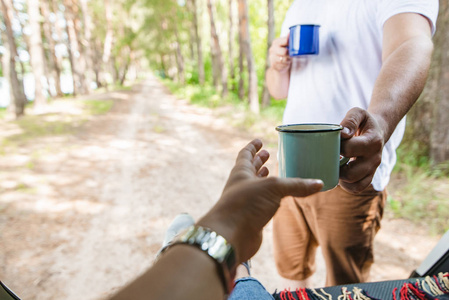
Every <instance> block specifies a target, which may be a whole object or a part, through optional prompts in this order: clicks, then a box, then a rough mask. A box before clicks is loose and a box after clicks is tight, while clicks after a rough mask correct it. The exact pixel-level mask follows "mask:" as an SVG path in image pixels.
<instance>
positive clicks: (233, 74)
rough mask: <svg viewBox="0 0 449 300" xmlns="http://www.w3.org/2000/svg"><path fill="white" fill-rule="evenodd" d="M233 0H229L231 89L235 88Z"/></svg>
mask: <svg viewBox="0 0 449 300" xmlns="http://www.w3.org/2000/svg"><path fill="white" fill-rule="evenodd" d="M232 3H233V0H229V41H228V42H229V44H228V51H229V74H230V78H231V90H235V70H234V11H233V5H232Z"/></svg>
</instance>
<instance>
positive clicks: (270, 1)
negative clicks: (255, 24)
mask: <svg viewBox="0 0 449 300" xmlns="http://www.w3.org/2000/svg"><path fill="white" fill-rule="evenodd" d="M267 5H268V37H267V58H266V60H265V75H264V78H265V77H266V74H267V70H268V68H269V67H270V60H269V53H268V52H269V50H270V47H271V43H273V40H274V35H275V33H274V0H267ZM263 82H264V84H263V92H262V107H268V106H270V100H271V96H270V93H269V92H268V87H267V82H266V80H264V81H263Z"/></svg>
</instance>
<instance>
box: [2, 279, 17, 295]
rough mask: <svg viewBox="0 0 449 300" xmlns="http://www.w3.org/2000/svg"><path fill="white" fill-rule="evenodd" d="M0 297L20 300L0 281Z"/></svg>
mask: <svg viewBox="0 0 449 300" xmlns="http://www.w3.org/2000/svg"><path fill="white" fill-rule="evenodd" d="M0 299H1V300H20V298H19V297H17V296H16V294H14V293H13V292H12V291H11V290H10V289H8V287H7V286H6V285H5V284H3V282H1V281H0Z"/></svg>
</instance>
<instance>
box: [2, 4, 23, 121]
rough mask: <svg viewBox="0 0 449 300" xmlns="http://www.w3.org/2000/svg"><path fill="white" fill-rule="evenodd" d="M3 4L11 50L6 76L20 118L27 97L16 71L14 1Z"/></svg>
mask: <svg viewBox="0 0 449 300" xmlns="http://www.w3.org/2000/svg"><path fill="white" fill-rule="evenodd" d="M1 2H2V5H1V9H2V14H3V20H4V22H5V28H6V37H7V39H5V41H4V43H5V44H6V45H5V46H7V47H8V49H7V51H8V52H9V62H8V64H9V68H8V71H9V74H6V76H8V77H9V84H10V88H11V94H12V95H13V99H11V100H12V101H14V106H13V107H14V114H15V116H16V118H19V117H20V116H22V115H23V114H24V113H25V103H26V101H27V100H26V97H25V94H24V92H23V84H22V83H21V82H20V80H19V78H18V76H17V71H16V56H15V55H14V54H15V53H17V47H16V43H15V40H14V35H13V32H12V27H11V19H12V11H11V9H12V8H11V7H12V2H11V1H10V0H1Z"/></svg>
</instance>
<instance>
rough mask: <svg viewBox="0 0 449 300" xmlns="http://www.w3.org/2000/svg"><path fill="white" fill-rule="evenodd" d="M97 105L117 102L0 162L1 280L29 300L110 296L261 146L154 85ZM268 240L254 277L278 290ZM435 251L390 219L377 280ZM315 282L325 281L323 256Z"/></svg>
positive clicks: (381, 238) (401, 272)
mask: <svg viewBox="0 0 449 300" xmlns="http://www.w3.org/2000/svg"><path fill="white" fill-rule="evenodd" d="M92 97H94V98H97V99H113V100H114V101H115V105H114V107H113V109H112V111H111V112H109V113H107V114H105V115H100V116H98V117H95V119H92V120H90V121H88V122H86V123H85V124H83V125H81V128H80V129H79V130H77V131H76V133H75V134H72V135H69V136H63V137H44V138H42V139H41V140H39V141H38V142H34V143H33V144H31V145H27V147H24V148H23V149H21V150H20V151H18V152H17V153H14V154H4V155H3V156H2V158H1V161H0V181H1V182H2V183H1V185H0V189H1V190H0V195H1V198H0V245H1V251H0V279H1V280H2V281H3V282H5V283H6V284H7V285H8V286H9V287H10V288H12V290H14V291H15V292H16V293H17V294H18V295H19V296H20V297H22V298H23V299H66V300H72V299H73V300H74V299H86V300H88V299H106V298H107V297H108V296H109V295H111V293H113V292H114V291H116V290H117V289H118V288H120V287H122V286H123V285H125V284H126V283H127V282H129V281H131V280H132V279H133V278H135V277H136V276H138V275H139V274H141V273H142V272H143V271H144V270H145V269H147V268H148V267H149V266H150V265H151V263H152V261H153V259H154V255H155V254H156V252H157V251H158V249H159V248H160V244H161V241H162V240H163V237H164V232H165V229H166V228H167V226H168V225H169V223H170V222H171V220H172V219H173V218H174V217H175V215H177V214H178V213H181V212H189V213H190V214H192V215H193V217H195V218H198V217H200V216H201V215H202V214H203V213H205V212H206V211H207V209H208V208H209V207H211V206H212V205H213V203H214V202H215V201H216V200H217V199H218V198H219V196H220V193H221V190H222V188H223V186H224V183H225V180H226V179H227V176H228V174H229V171H230V170H231V168H232V166H233V163H234V160H235V157H236V154H237V152H238V150H239V149H240V148H241V147H242V146H244V145H245V144H246V143H247V142H248V141H249V140H250V139H252V138H253V137H252V136H250V135H249V134H248V133H244V132H241V131H240V130H237V129H235V128H233V127H231V126H229V122H227V121H226V120H223V119H220V118H216V117H215V114H214V111H212V110H209V109H206V108H199V107H195V106H191V105H189V104H187V103H186V102H185V101H183V100H178V99H176V98H175V97H174V96H172V95H170V94H169V93H168V92H167V91H166V89H165V88H164V87H163V86H162V85H161V84H160V83H159V82H158V81H157V79H156V78H154V77H149V78H148V79H147V80H146V81H144V82H142V83H140V84H138V85H136V86H134V88H133V89H132V90H131V91H124V92H109V93H105V94H102V95H96V96H90V98H92ZM55 102H57V101H55ZM55 109H57V108H55ZM11 130H14V128H11ZM262 140H263V137H262ZM268 150H269V151H270V153H271V154H272V158H271V161H270V163H269V164H268V167H269V169H271V170H272V169H273V167H274V166H275V165H276V162H275V158H276V149H268ZM36 153H37V154H36ZM30 161H32V162H33V167H32V168H24V167H23V166H24V165H26V164H27V163H29V162H30ZM19 187H24V188H19ZM271 234H272V230H271V223H270V224H268V226H267V227H266V228H265V230H264V242H263V244H262V248H261V250H260V251H259V252H258V253H257V255H256V256H255V257H254V258H253V260H252V267H253V271H252V272H253V275H254V276H255V277H257V278H258V279H260V280H261V281H262V283H263V284H264V285H265V286H266V287H267V289H268V290H269V291H270V292H273V291H274V289H275V288H278V287H280V280H279V278H278V276H277V274H276V271H275V268H274V262H273V259H272V253H271V251H272V245H271V240H272V238H271ZM436 242H437V238H436V237H429V236H428V233H427V232H426V231H425V229H424V228H418V227H416V226H415V225H413V224H410V223H409V222H406V221H404V220H392V219H391V218H388V213H387V214H386V216H385V218H384V222H383V227H382V229H381V230H380V232H379V234H378V236H377V239H376V245H375V251H376V254H375V255H376V257H375V258H376V263H375V265H374V266H373V269H372V280H373V281H378V280H387V279H400V278H405V277H407V276H408V275H409V274H410V272H411V271H412V270H413V269H414V268H415V267H416V266H418V265H419V263H420V262H421V261H422V259H423V258H424V257H425V256H426V255H427V254H428V252H429V251H430V250H431V249H432V248H433V246H434V245H435V244H436ZM314 283H315V285H316V286H317V287H319V286H322V285H323V284H324V267H323V263H322V260H321V259H318V271H317V274H316V276H315V279H314Z"/></svg>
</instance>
